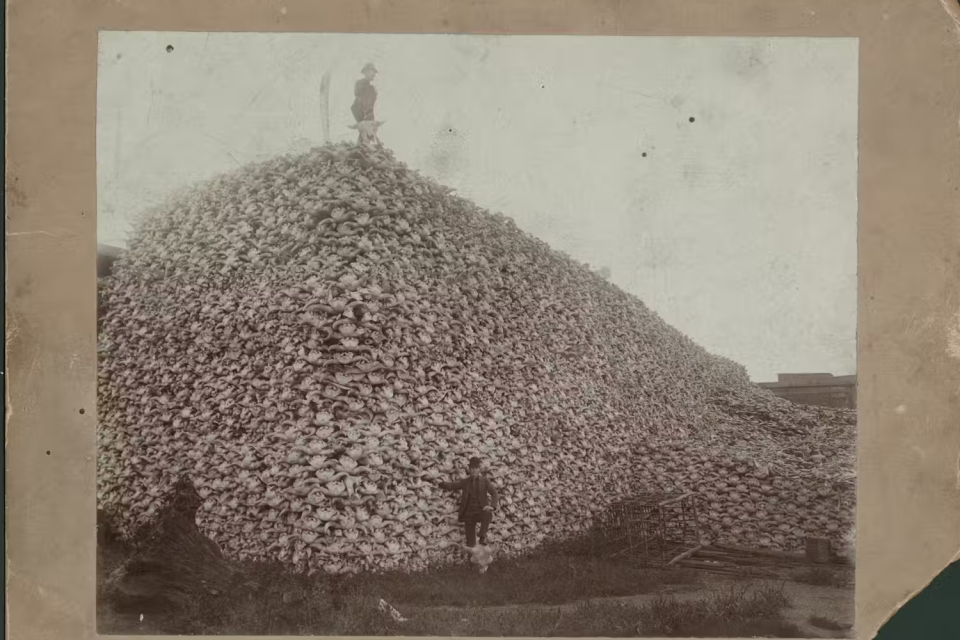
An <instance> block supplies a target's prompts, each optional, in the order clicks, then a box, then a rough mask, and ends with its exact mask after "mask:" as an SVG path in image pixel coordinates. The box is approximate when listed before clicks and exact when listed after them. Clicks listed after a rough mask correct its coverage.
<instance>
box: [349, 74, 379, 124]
mask: <svg viewBox="0 0 960 640" xmlns="http://www.w3.org/2000/svg"><path fill="white" fill-rule="evenodd" d="M360 74H361V75H362V76H363V77H362V78H360V79H359V80H357V83H356V84H355V85H354V86H353V96H354V98H355V99H354V101H353V106H352V107H350V110H351V111H352V112H353V117H354V119H356V121H357V124H360V123H361V122H364V121H366V120H373V107H374V105H375V104H376V103H377V88H376V87H374V86H373V80H374V78H376V77H377V68H376V67H375V66H373V63H372V62H368V63H367V64H366V65H364V67H363V69H362V70H361V71H360Z"/></svg>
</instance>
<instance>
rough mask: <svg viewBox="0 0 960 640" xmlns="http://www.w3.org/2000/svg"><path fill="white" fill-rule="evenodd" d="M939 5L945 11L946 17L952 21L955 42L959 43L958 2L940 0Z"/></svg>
mask: <svg viewBox="0 0 960 640" xmlns="http://www.w3.org/2000/svg"><path fill="white" fill-rule="evenodd" d="M940 5H941V6H942V7H943V10H944V11H946V12H947V17H948V18H949V19H950V20H951V21H952V22H953V28H954V30H955V32H956V34H957V42H958V43H960V2H957V0H940Z"/></svg>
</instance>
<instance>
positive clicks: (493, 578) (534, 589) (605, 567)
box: [344, 555, 697, 606]
mask: <svg viewBox="0 0 960 640" xmlns="http://www.w3.org/2000/svg"><path fill="white" fill-rule="evenodd" d="M696 579H697V577H696V574H695V573H694V572H692V571H687V570H683V569H680V568H677V569H651V568H649V567H643V566H641V565H640V564H638V563H636V562H631V561H629V560H620V561H612V560H599V559H592V558H583V557H577V556H573V557H571V556H548V555H541V556H531V557H526V558H511V559H504V560H499V561H497V562H495V563H494V564H493V565H492V566H491V567H490V569H489V571H487V573H486V574H484V575H482V576H480V575H478V574H477V572H476V571H475V570H474V569H473V568H471V567H470V566H468V565H455V566H450V567H446V568H443V569H436V570H433V571H430V572H423V573H420V574H414V575H411V574H407V573H401V572H395V573H385V574H379V575H368V576H363V577H354V578H348V579H347V580H346V581H345V582H344V584H345V586H354V585H356V586H357V588H359V589H361V590H362V591H366V592H370V593H378V594H381V597H383V598H385V599H386V600H387V601H388V602H391V603H399V604H407V605H428V606H440V605H446V606H500V605H506V604H533V603H536V604H562V603H565V602H574V601H577V600H582V599H584V598H602V597H616V596H629V595H638V594H644V593H652V592H654V591H657V590H659V589H662V588H663V587H664V586H668V585H682V584H691V583H693V582H695V581H696Z"/></svg>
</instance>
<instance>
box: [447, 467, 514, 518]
mask: <svg viewBox="0 0 960 640" xmlns="http://www.w3.org/2000/svg"><path fill="white" fill-rule="evenodd" d="M440 487H441V488H442V489H446V490H447V491H457V490H459V491H460V509H459V512H458V516H459V518H460V521H461V522H463V520H464V517H465V516H466V514H467V507H468V506H469V505H470V498H471V496H472V494H473V492H474V491H476V496H477V504H479V505H480V509H481V510H482V509H483V508H484V507H486V506H487V505H489V506H491V507H493V508H494V509H496V508H497V504H498V503H499V502H500V496H499V495H498V494H497V488H496V487H494V486H493V483H492V482H490V480H489V478H487V477H486V476H483V475H481V476H477V477H476V478H474V477H473V476H467V477H466V478H463V479H462V480H454V481H453V482H441V483H440ZM487 496H489V497H490V501H489V502H488V501H487Z"/></svg>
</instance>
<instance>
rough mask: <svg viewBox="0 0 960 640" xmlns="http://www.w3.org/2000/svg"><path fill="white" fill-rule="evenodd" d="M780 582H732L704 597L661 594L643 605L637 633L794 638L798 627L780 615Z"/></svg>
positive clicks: (783, 597) (782, 603)
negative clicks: (753, 584)
mask: <svg viewBox="0 0 960 640" xmlns="http://www.w3.org/2000/svg"><path fill="white" fill-rule="evenodd" d="M789 604H790V603H789V600H788V599H787V596H786V594H785V593H784V591H783V586H782V585H776V586H775V585H769V584H767V585H763V586H761V587H759V588H752V587H750V586H740V585H733V586H730V587H728V588H727V589H726V590H724V591H721V592H719V593H716V594H713V595H711V596H709V597H707V598H703V599H698V600H695V601H681V600H678V599H677V598H675V597H669V596H661V597H658V598H657V599H656V600H654V601H653V602H652V603H651V604H650V605H648V606H647V607H646V611H644V612H643V613H644V615H642V616H641V623H640V628H639V629H638V634H637V635H644V636H656V635H662V636H666V637H707V636H713V637H752V636H766V637H776V638H793V637H799V635H801V631H800V629H799V628H798V627H797V626H796V625H794V624H792V623H789V622H787V621H785V620H784V619H783V618H782V616H781V611H782V610H783V608H784V607H786V606H787V605H789Z"/></svg>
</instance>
